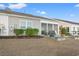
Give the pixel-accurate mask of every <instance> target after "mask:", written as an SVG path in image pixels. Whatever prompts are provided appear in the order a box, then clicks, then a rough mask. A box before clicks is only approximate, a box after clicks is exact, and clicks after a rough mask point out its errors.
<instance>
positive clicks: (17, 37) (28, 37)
mask: <svg viewBox="0 0 79 59" xmlns="http://www.w3.org/2000/svg"><path fill="white" fill-rule="evenodd" d="M39 38H43V36H0V39H39Z"/></svg>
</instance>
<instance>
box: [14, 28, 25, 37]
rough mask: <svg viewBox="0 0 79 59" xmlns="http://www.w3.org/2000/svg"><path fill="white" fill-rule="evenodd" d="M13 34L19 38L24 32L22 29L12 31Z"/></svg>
mask: <svg viewBox="0 0 79 59" xmlns="http://www.w3.org/2000/svg"><path fill="white" fill-rule="evenodd" d="M14 33H15V34H16V36H19V35H22V34H23V33H24V30H23V29H14Z"/></svg>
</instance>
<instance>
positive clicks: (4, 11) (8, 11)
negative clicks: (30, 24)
mask: <svg viewBox="0 0 79 59" xmlns="http://www.w3.org/2000/svg"><path fill="white" fill-rule="evenodd" d="M0 13H7V14H16V15H23V16H30V17H36V18H42V19H48V20H56V21H63V22H67V23H71V24H78V25H79V23H77V22H72V21H66V20H61V19H56V18H54V19H53V18H52V19H51V18H46V17H41V16H35V15H31V14H25V13H19V12H14V11H11V10H10V9H7V10H0Z"/></svg>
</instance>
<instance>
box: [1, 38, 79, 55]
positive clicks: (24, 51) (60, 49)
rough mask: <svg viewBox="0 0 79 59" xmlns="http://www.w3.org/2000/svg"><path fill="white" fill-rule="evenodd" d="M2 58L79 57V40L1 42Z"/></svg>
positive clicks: (44, 39)
mask: <svg viewBox="0 0 79 59" xmlns="http://www.w3.org/2000/svg"><path fill="white" fill-rule="evenodd" d="M0 55H2V56H67V55H68V56H72V55H74V56H75V55H79V40H65V41H59V42H58V41H55V40H51V39H48V38H42V39H17V40H16V39H7V40H6V39H3V40H0Z"/></svg>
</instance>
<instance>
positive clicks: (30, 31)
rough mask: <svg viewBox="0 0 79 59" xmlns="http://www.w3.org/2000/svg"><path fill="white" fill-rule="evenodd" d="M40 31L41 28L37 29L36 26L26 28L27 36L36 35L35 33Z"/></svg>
mask: <svg viewBox="0 0 79 59" xmlns="http://www.w3.org/2000/svg"><path fill="white" fill-rule="evenodd" d="M38 32H39V30H38V29H36V28H27V29H26V30H25V35H26V36H35V35H37V34H38Z"/></svg>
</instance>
